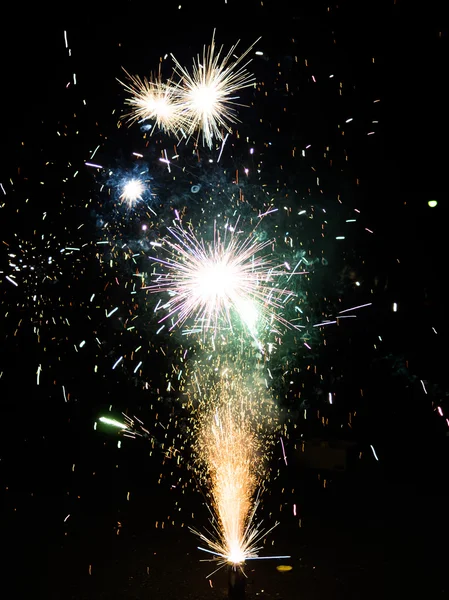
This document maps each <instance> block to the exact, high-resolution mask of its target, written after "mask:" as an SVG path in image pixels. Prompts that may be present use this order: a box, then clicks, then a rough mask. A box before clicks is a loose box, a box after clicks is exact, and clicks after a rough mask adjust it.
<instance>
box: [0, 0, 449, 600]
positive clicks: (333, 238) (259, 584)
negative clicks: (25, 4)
mask: <svg viewBox="0 0 449 600" xmlns="http://www.w3.org/2000/svg"><path fill="white" fill-rule="evenodd" d="M293 4H294V3H286V2H284V1H283V0H281V1H276V2H275V1H274V0H265V1H264V2H262V3H261V2H256V1H253V0H250V1H249V0H248V1H246V0H245V2H237V1H236V0H228V2H225V1H224V0H213V1H212V2H209V3H208V4H207V5H205V6H204V7H202V4H201V3H198V2H191V1H188V2H187V1H186V2H184V1H183V0H179V1H177V2H172V1H171V0H167V2H163V3H161V4H160V5H158V6H157V8H154V6H153V4H152V3H150V2H135V1H133V0H128V1H126V2H122V3H121V4H119V5H117V6H113V5H112V4H110V3H109V4H103V3H100V2H93V3H86V2H79V3H77V4H76V5H73V6H71V7H69V8H68V7H66V6H64V7H63V8H62V7H58V10H56V11H55V10H50V9H48V10H47V9H45V8H41V7H38V8H36V7H33V8H32V9H31V12H28V11H27V12H22V7H17V8H16V7H13V6H11V7H10V8H11V10H10V13H9V16H8V17H5V19H4V20H3V24H2V25H3V27H2V36H1V37H0V48H1V54H2V57H3V60H2V74H3V78H2V79H3V93H2V100H3V103H2V104H3V111H2V114H3V126H2V135H1V137H0V140H1V156H2V161H1V165H0V184H1V186H0V234H1V235H0V241H1V242H2V243H1V245H0V316H1V319H0V340H1V344H0V399H1V414H2V417H3V418H2V424H3V427H2V436H1V441H0V490H1V491H0V506H1V521H0V523H1V529H0V537H1V539H2V541H3V544H2V547H3V551H4V554H5V555H6V557H7V559H6V561H4V562H3V563H2V567H3V568H4V569H5V572H4V575H3V579H4V582H5V583H4V586H5V587H6V588H8V587H9V589H10V590H12V592H13V593H10V595H9V596H10V597H11V598H22V597H25V596H24V594H25V593H29V592H31V593H33V595H37V596H38V597H42V598H46V599H48V600H50V599H51V600H53V599H55V600H56V599H76V600H81V599H83V600H84V599H85V600H99V599H100V598H101V599H123V600H124V599H139V600H141V599H144V598H145V599H148V600H153V599H154V600H159V599H162V598H164V600H169V599H173V600H174V599H177V600H182V599H191V600H194V599H197V600H205V599H207V598H210V599H211V600H213V599H218V598H224V597H226V576H225V574H224V572H220V573H219V574H218V575H215V576H213V577H212V578H207V577H206V575H207V574H208V573H209V572H210V571H211V570H212V568H211V566H210V564H209V563H206V562H200V561H201V559H203V558H204V555H203V554H202V553H201V552H200V551H199V550H197V545H198V543H197V539H196V538H195V536H194V535H193V534H192V533H191V532H190V531H189V530H188V527H195V528H198V529H201V528H203V527H204V526H206V525H207V520H208V516H209V515H208V511H207V507H206V496H205V495H204V493H205V490H204V489H202V491H200V490H198V486H197V485H196V484H197V479H196V475H195V472H194V470H193V469H192V466H191V460H192V457H191V449H189V444H188V443H185V444H184V446H183V450H182V452H181V454H182V456H183V458H182V460H180V461H177V460H176V453H174V454H173V452H171V451H170V452H169V451H167V448H171V444H172V443H174V444H175V445H176V443H178V442H177V441H176V442H175V438H176V440H177V439H181V438H183V439H187V441H188V440H189V439H190V438H189V435H190V434H189V430H188V426H187V425H186V418H185V414H184V413H183V410H182V409H181V407H180V403H179V397H178V396H179V394H180V392H179V390H177V389H176V385H175V384H176V381H179V380H180V378H181V375H179V371H177V369H178V368H179V356H180V355H181V353H180V350H179V348H181V347H182V348H186V351H187V349H188V351H189V358H191V357H193V358H192V359H194V358H195V344H194V343H193V342H192V343H189V342H188V341H186V338H185V336H183V334H182V332H181V331H176V330H175V331H174V332H173V333H170V334H169V333H167V331H166V330H164V331H159V328H160V324H159V322H158V318H157V317H156V316H155V312H154V308H155V305H156V303H157V301H158V298H157V296H156V295H154V294H146V293H145V292H144V291H142V290H140V291H137V293H135V294H134V293H133V295H131V294H130V290H131V289H132V287H131V286H132V284H133V282H135V281H136V270H137V272H138V273H139V274H140V272H141V270H142V268H143V267H142V264H144V262H143V261H144V260H147V261H148V254H149V253H151V251H152V250H151V243H152V242H154V241H155V240H156V241H157V240H159V239H160V236H161V235H165V233H164V234H160V233H158V232H159V231H160V230H161V231H162V228H163V227H166V224H167V223H170V222H171V219H174V215H175V214H176V211H178V212H180V213H182V214H183V215H184V218H185V220H186V221H187V220H188V219H192V221H195V220H196V222H197V223H198V227H200V225H201V227H206V225H205V223H206V221H207V219H209V224H210V222H211V219H212V220H213V218H214V215H215V214H216V213H217V212H219V213H223V214H224V215H225V214H232V212H233V211H234V207H235V206H237V205H238V206H239V207H240V206H241V208H239V210H241V214H242V223H244V222H245V219H246V220H248V219H251V214H252V213H251V210H252V206H253V205H254V206H255V207H256V209H257V210H258V211H259V212H260V211H261V210H262V208H263V207H266V206H267V205H266V204H264V202H266V199H267V198H268V197H269V198H270V201H271V202H272V206H273V207H275V208H276V209H277V211H278V212H277V213H275V215H274V216H273V215H270V216H269V217H267V219H266V223H267V224H266V235H267V236H268V237H269V236H273V237H276V239H277V240H278V238H279V240H280V241H279V245H281V243H286V242H285V240H286V239H287V238H289V236H291V238H292V246H293V245H294V246H295V247H296V249H297V250H298V252H300V251H304V252H305V256H308V258H309V259H310V261H311V263H310V264H311V265H313V266H311V268H310V273H308V274H307V276H304V277H303V279H301V280H298V281H300V283H298V287H297V288H296V290H297V292H296V293H297V294H298V296H297V297H298V305H299V306H300V307H302V308H301V315H302V317H301V318H303V319H304V329H303V330H301V335H299V334H298V335H293V334H292V333H291V332H290V333H289V332H287V333H285V335H284V338H283V343H282V344H281V345H280V346H279V349H278V351H277V353H276V355H275V356H274V357H273V359H272V362H271V363H270V364H271V365H272V366H271V369H272V373H273V380H272V382H270V390H271V391H272V394H273V398H275V400H276V403H277V405H278V408H279V410H280V414H281V415H282V417H281V420H282V432H283V433H282V436H283V438H282V443H283V444H285V457H284V454H283V449H282V445H281V443H280V440H279V436H278V437H277V441H276V444H275V445H274V450H273V453H272V456H271V459H270V471H271V476H270V477H269V481H268V482H267V483H266V485H265V486H264V487H265V490H264V492H263V495H262V505H261V507H260V516H261V518H263V519H264V524H265V525H267V527H271V526H272V525H273V524H274V522H275V521H279V522H280V525H279V526H278V527H277V528H276V529H275V530H274V531H273V532H272V533H270V535H269V536H268V537H267V538H266V541H265V544H264V550H263V551H262V554H263V553H265V554H282V555H291V558H290V559H284V560H283V561H260V562H259V563H257V562H253V563H249V566H248V568H247V575H248V583H247V597H248V598H261V599H263V598H266V599H274V598H277V599H284V600H290V599H291V600H293V599H296V598H302V599H303V600H312V599H313V600H315V599H321V598H326V599H327V600H332V599H352V598H354V599H355V598H357V599H359V598H365V599H371V598H373V599H374V598H390V597H391V598H402V597H405V596H406V595H407V596H409V595H410V593H413V594H414V595H415V597H417V596H418V593H419V594H420V595H425V597H426V598H440V597H441V598H442V597H443V596H445V595H446V594H447V587H448V586H447V582H446V578H445V577H444V569H445V567H446V565H445V560H444V559H445V554H446V552H445V544H446V540H447V535H448V530H447V518H446V512H447V484H446V478H447V466H448V458H449V456H448V443H449V382H448V379H447V343H446V340H447V336H448V334H449V323H448V319H447V312H446V300H445V292H446V285H445V275H446V272H447V260H446V258H447V232H446V228H447V216H448V194H447V183H446V177H445V176H446V171H447V160H448V152H447V147H446V146H447V139H448V133H449V132H448V118H447V105H448V97H447V84H446V72H447V55H448V44H447V35H448V32H447V29H444V26H445V23H444V20H443V18H442V14H441V11H442V9H439V8H438V4H439V3H437V2H429V3H425V4H423V5H422V6H420V8H419V10H418V9H417V8H411V7H409V6H408V4H409V3H406V2H405V1H404V0H396V1H395V0H381V1H378V2H372V1H367V2H344V1H343V2H341V3H339V4H328V3H323V2H320V1H317V2H309V3H304V5H302V4H303V3H297V4H298V6H297V7H296V8H295V7H294V6H293ZM214 29H216V41H217V44H218V45H221V44H223V45H224V48H225V50H226V51H227V50H228V49H229V48H230V47H231V46H232V45H233V44H235V43H236V42H237V41H238V40H241V41H240V43H239V45H238V50H237V53H239V52H243V51H244V50H246V48H248V47H249V46H250V45H251V44H252V43H253V42H254V41H255V40H257V38H259V37H260V36H261V40H260V41H259V42H258V43H257V44H256V46H255V47H254V50H253V51H252V53H251V54H250V57H251V58H252V62H251V63H250V64H249V65H248V69H249V70H250V71H251V72H252V73H253V74H254V77H255V81H256V85H255V86H254V87H250V88H246V89H244V90H242V91H241V92H240V93H239V96H240V98H239V100H238V101H239V102H240V103H241V104H242V105H244V106H241V107H239V110H238V117H239V120H240V123H238V124H237V126H233V128H232V133H230V134H229V136H228V138H227V141H226V143H225V144H224V146H223V151H222V155H221V157H220V161H219V162H217V157H218V153H219V151H220V148H221V142H220V141H219V142H217V143H216V144H214V146H213V148H212V149H208V148H205V147H204V146H203V145H202V143H201V140H200V141H199V142H198V144H197V145H195V140H194V139H191V140H189V141H188V142H182V143H179V144H178V145H177V139H176V138H175V137H173V136H170V135H168V134H166V133H163V132H160V131H157V130H155V131H154V133H153V135H150V134H149V133H148V132H145V131H143V130H142V127H141V126H140V125H139V124H134V125H132V126H130V127H128V125H127V124H125V123H124V122H123V120H121V121H120V117H121V116H122V115H123V114H125V113H126V112H127V110H128V109H127V107H126V105H125V100H126V97H127V96H126V92H125V90H124V89H123V86H122V85H121V84H120V83H119V82H118V81H117V79H120V80H121V81H122V80H123V77H124V74H123V70H122V68H124V69H126V71H128V72H129V73H131V74H138V75H140V76H141V77H143V76H148V75H149V74H150V72H151V71H156V70H157V68H158V66H159V62H160V61H161V60H162V65H163V69H164V73H165V74H166V75H167V77H168V76H170V74H171V73H170V70H169V66H168V65H169V60H167V59H163V57H164V56H165V55H168V57H169V55H170V53H173V54H174V55H175V56H176V58H177V59H178V60H179V61H180V62H181V63H182V64H184V65H186V67H188V68H190V66H191V63H192V58H193V57H195V56H196V55H197V54H198V53H201V52H202V49H203V46H207V45H208V44H210V41H211V38H212V33H213V30H214ZM66 40H67V44H66ZM255 50H259V51H261V54H258V55H256V54H255V53H254V51H255ZM175 146H176V148H175ZM175 151H176V152H175ZM164 152H168V155H170V156H171V157H172V156H174V155H175V154H176V153H177V154H178V155H179V157H178V158H175V159H171V160H172V164H171V168H168V166H169V167H170V165H168V166H167V164H166V163H165V162H163V161H161V160H160V158H161V157H163V156H164ZM133 153H137V155H140V156H136V154H133ZM170 153H171V154H170ZM86 163H89V164H88V165H86ZM92 164H93V165H94V166H90V165H92ZM95 165H100V167H96V166H95ZM245 169H247V171H248V172H247V173H246V172H245ZM142 172H145V174H146V175H145V176H146V177H147V180H148V181H149V189H150V192H151V193H148V194H147V195H146V196H145V198H144V200H143V201H142V202H141V203H139V204H138V205H136V207H133V208H130V209H128V208H126V207H124V205H123V204H122V203H121V202H120V201H119V195H120V185H121V184H122V183H121V182H122V181H123V178H124V177H126V176H129V175H130V174H131V175H135V174H136V173H142ZM192 186H200V190H199V192H195V191H193V187H192ZM242 198H244V199H245V201H242V200H241V199H242ZM430 200H436V201H437V205H436V206H435V207H434V208H430V207H429V205H428V202H429V201H430ZM214 203H215V204H214ZM212 206H213V208H212ZM286 206H287V208H285V207H286ZM245 211H246V212H245ZM298 213H299V214H298ZM156 214H157V217H154V215H156ZM304 215H305V216H304ZM264 227H265V225H264ZM202 231H205V230H202ZM105 240H107V243H105ZM134 258H136V259H135V260H134ZM139 261H142V262H139ZM295 285H296V284H295ZM359 306H362V308H355V309H354V307H359ZM339 315H346V316H351V318H344V319H343V318H340V317H339ZM334 321H336V322H334ZM327 322H332V323H331V324H329V325H325V326H323V323H324V324H326V323H327ZM130 327H131V329H130ZM136 348H138V350H136ZM139 352H140V354H139ZM140 361H141V363H140V364H139V362H140ZM185 368H186V369H187V367H185ZM270 373H271V372H270ZM175 375H179V377H178V376H175ZM185 376H187V372H186V373H185ZM172 380H173V381H172ZM170 382H172V383H170ZM173 382H174V383H173ZM122 413H125V414H127V415H129V416H131V417H132V416H133V415H135V416H136V417H137V418H138V419H140V420H141V421H142V422H143V423H144V425H145V427H146V428H147V429H148V430H149V431H150V432H151V435H152V436H154V439H153V441H152V442H151V441H149V440H148V439H144V438H142V437H137V438H136V439H130V438H126V437H123V435H121V434H120V433H118V431H117V430H116V429H111V428H107V427H105V426H103V425H102V424H101V423H99V421H98V419H99V417H100V416H102V415H108V416H110V417H113V418H117V419H122V420H123V417H122ZM178 434H179V438H177V437H176V436H178ZM343 444H346V446H347V447H348V448H349V450H348V454H347V456H348V460H347V468H346V470H345V471H344V472H337V471H336V470H333V469H329V468H326V467H325V466H321V467H320V466H317V465H316V464H312V463H313V461H311V462H309V463H308V462H307V461H304V456H309V455H308V449H311V448H314V447H315V448H316V447H321V452H322V456H327V455H328V454H327V453H331V449H332V448H334V447H341V446H342V445H343ZM302 450H304V452H303V451H302ZM178 462H179V464H178ZM279 564H285V565H289V566H291V567H292V569H291V570H289V571H286V572H281V571H279V570H277V569H276V567H277V566H279Z"/></svg>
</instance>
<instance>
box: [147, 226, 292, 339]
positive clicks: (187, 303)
mask: <svg viewBox="0 0 449 600" xmlns="http://www.w3.org/2000/svg"><path fill="white" fill-rule="evenodd" d="M169 233H170V238H168V239H166V242H165V249H166V250H167V252H168V258H167V259H162V258H153V260H154V261H155V262H156V263H157V264H160V265H161V266H163V267H164V272H163V273H159V272H155V273H153V279H154V281H155V283H154V284H152V285H149V286H147V287H146V288H145V289H148V290H149V291H150V292H157V293H161V292H167V293H168V294H169V295H170V298H169V300H168V302H166V304H165V305H164V306H165V307H166V308H167V309H168V313H167V315H166V316H164V317H163V318H162V319H161V322H162V321H164V320H165V319H167V318H171V317H173V325H172V328H174V327H175V326H176V325H179V324H183V323H184V322H185V321H186V320H187V319H190V318H191V319H193V320H194V322H195V327H196V330H197V331H202V332H203V333H204V332H206V331H207V330H209V329H212V330H213V331H214V332H217V331H218V330H220V329H223V328H228V329H229V328H230V329H231V330H233V324H234V323H235V317H236V316H237V317H238V319H239V321H240V323H242V324H243V325H244V326H245V328H246V329H247V330H248V331H249V333H250V334H251V335H252V336H253V337H254V338H255V339H257V329H258V326H259V325H260V321H261V320H262V321H265V323H267V324H269V325H270V326H273V324H275V323H278V324H282V325H285V326H287V327H288V326H290V324H289V323H288V322H287V321H286V320H285V319H284V318H283V317H282V312H281V309H283V307H284V301H285V300H286V299H287V297H288V296H291V292H289V291H288V290H287V289H286V288H283V287H281V286H280V285H279V280H280V277H281V276H282V275H284V271H283V270H282V269H279V268H278V267H276V266H275V265H274V264H273V261H272V259H271V258H269V257H267V256H265V255H264V254H263V252H264V250H267V248H268V247H269V246H271V245H272V244H273V241H272V240H268V241H263V242H260V241H258V240H257V238H256V237H255V235H254V232H253V235H250V236H248V237H246V238H243V239H240V238H239V234H237V233H236V232H235V228H232V229H231V228H229V229H225V234H224V236H223V238H222V237H221V236H220V233H219V231H218V230H217V227H216V224H214V235H213V241H212V242H209V243H207V242H205V241H204V240H203V239H199V238H198V237H196V235H195V233H194V231H193V229H191V228H190V229H189V230H188V231H187V230H185V229H184V228H183V227H182V226H181V225H177V226H175V227H173V228H169Z"/></svg>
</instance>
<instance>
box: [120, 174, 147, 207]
mask: <svg viewBox="0 0 449 600" xmlns="http://www.w3.org/2000/svg"><path fill="white" fill-rule="evenodd" d="M144 192H145V185H144V183H143V182H142V181H141V180H140V179H129V180H128V181H126V182H125V183H124V184H123V187H122V193H121V194H120V200H122V202H126V203H127V204H128V206H132V205H133V204H135V203H136V202H137V201H138V200H142V196H143V194H144Z"/></svg>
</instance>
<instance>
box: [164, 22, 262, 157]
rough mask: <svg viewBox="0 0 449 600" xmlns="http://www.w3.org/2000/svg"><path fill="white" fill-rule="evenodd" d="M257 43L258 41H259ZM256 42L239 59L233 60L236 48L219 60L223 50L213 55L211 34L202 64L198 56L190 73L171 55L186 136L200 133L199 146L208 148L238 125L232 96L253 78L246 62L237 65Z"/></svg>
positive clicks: (235, 103) (213, 44)
mask: <svg viewBox="0 0 449 600" xmlns="http://www.w3.org/2000/svg"><path fill="white" fill-rule="evenodd" d="M259 39H260V38H259ZM258 41H259V40H256V41H255V42H254V44H252V45H251V46H250V47H249V48H248V49H247V50H246V51H245V52H244V53H243V54H242V55H241V56H239V57H238V58H236V59H233V57H234V52H235V49H236V48H237V45H238V42H237V44H235V45H234V46H232V48H231V49H230V50H229V52H228V54H226V56H224V57H223V58H222V50H223V46H221V48H220V49H219V50H218V51H216V48H215V32H214V34H213V36H212V43H211V45H210V46H209V47H208V48H206V46H204V49H203V57H202V60H201V59H200V56H199V55H198V56H197V58H196V61H195V60H194V61H193V70H192V73H189V71H188V70H187V69H186V68H184V67H183V66H182V65H181V64H180V63H179V61H178V60H177V59H176V58H175V57H174V56H173V55H172V59H173V61H174V63H175V65H176V72H177V74H178V75H179V76H180V78H181V83H180V85H179V91H180V94H181V98H182V104H183V111H184V114H185V116H186V117H187V119H188V122H189V129H188V133H189V135H192V134H193V133H194V132H195V131H198V132H201V135H202V139H203V143H204V144H205V145H207V146H209V148H211V147H212V143H213V140H214V138H215V139H218V140H221V139H222V137H223V135H222V130H223V129H224V130H226V131H230V125H231V124H235V123H237V122H238V119H237V118H236V109H235V107H236V106H241V105H239V104H238V103H237V102H235V100H236V99H237V98H238V96H236V93H237V92H238V91H239V90H241V89H243V88H246V87H250V86H251V85H253V84H254V81H255V79H254V77H253V75H252V74H251V73H249V72H248V71H247V69H246V66H247V65H248V64H249V62H250V61H248V62H246V63H245V64H243V65H242V64H241V63H242V61H243V60H244V59H245V58H246V57H247V56H248V54H249V52H250V51H251V49H252V48H253V47H254V45H255V44H256V43H257V42H258Z"/></svg>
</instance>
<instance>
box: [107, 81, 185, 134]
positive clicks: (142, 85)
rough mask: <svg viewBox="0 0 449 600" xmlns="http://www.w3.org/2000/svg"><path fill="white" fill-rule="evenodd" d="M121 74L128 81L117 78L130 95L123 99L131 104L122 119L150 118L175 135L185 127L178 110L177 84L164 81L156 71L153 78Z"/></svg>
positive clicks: (180, 104) (138, 119) (181, 113)
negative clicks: (129, 110)
mask: <svg viewBox="0 0 449 600" xmlns="http://www.w3.org/2000/svg"><path fill="white" fill-rule="evenodd" d="M125 73H126V75H127V77H128V79H129V83H123V82H122V81H120V80H118V81H119V83H121V84H122V85H123V87H124V88H125V89H126V91H127V92H129V93H130V94H131V96H130V97H129V98H128V99H127V100H126V104H128V105H129V106H131V112H130V113H128V114H127V115H125V118H126V117H127V118H128V121H129V122H130V123H134V122H135V121H139V122H141V121H146V120H147V119H151V120H153V121H155V122H156V125H157V127H158V128H159V129H161V130H162V131H165V132H166V133H173V134H175V135H179V133H180V131H181V130H182V128H183V126H184V127H186V126H187V122H186V118H185V116H184V115H183V112H182V109H183V106H182V103H181V101H180V93H179V87H178V86H176V85H174V84H173V83H171V82H170V81H167V82H166V83H164V82H163V81H162V77H161V74H160V72H159V74H158V76H157V77H156V76H151V77H150V78H149V79H147V78H146V77H144V78H143V79H142V78H140V77H139V76H138V75H130V74H129V73H127V72H126V71H125Z"/></svg>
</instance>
